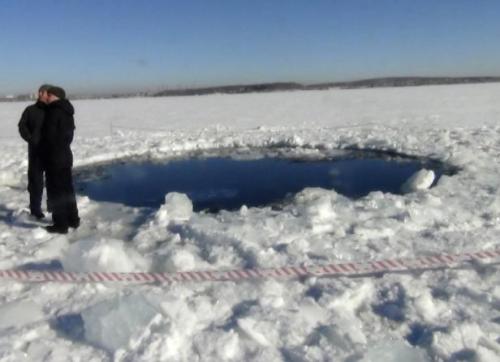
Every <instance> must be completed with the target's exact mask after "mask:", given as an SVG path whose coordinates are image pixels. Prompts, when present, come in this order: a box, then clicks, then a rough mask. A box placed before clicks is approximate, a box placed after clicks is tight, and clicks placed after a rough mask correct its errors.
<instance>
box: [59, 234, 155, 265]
mask: <svg viewBox="0 0 500 362" xmlns="http://www.w3.org/2000/svg"><path fill="white" fill-rule="evenodd" d="M62 264H63V267H64V270H67V271H78V272H81V271H106V272H133V271H146V270H148V269H149V262H148V261H147V260H146V259H145V258H144V257H142V256H141V255H140V254H138V253H137V252H136V251H135V250H132V249H130V248H127V247H126V246H125V244H124V243H123V242H122V241H119V240H112V239H111V240H108V239H92V238H89V239H83V240H80V241H78V242H76V243H74V244H72V245H71V246H70V247H69V248H68V250H67V252H66V253H65V255H64V256H63V259H62Z"/></svg>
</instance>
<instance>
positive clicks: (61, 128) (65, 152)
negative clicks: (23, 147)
mask: <svg viewBox="0 0 500 362" xmlns="http://www.w3.org/2000/svg"><path fill="white" fill-rule="evenodd" d="M74 113H75V109H74V108H73V105H72V104H71V103H70V102H69V101H68V100H67V99H59V100H57V101H54V102H52V103H50V104H49V105H48V106H47V113H46V116H45V122H44V124H43V128H42V145H41V147H42V151H43V154H44V161H45V165H46V167H48V168H53V169H57V168H70V167H72V166H73V153H72V152H71V147H70V145H71V142H72V141H73V133H74V130H75V120H74V118H73V115H74Z"/></svg>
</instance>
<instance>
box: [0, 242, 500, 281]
mask: <svg viewBox="0 0 500 362" xmlns="http://www.w3.org/2000/svg"><path fill="white" fill-rule="evenodd" d="M494 261H500V249H498V250H489V251H478V252H472V253H462V254H441V255H434V256H421V257H418V258H413V259H409V258H395V259H383V260H376V261H367V262H352V263H351V262H344V263H334V264H324V265H313V266H287V267H280V268H266V269H235V270H227V271H212V270H206V271H184V272H176V273H139V272H133V273H114V272H87V273H76V272H66V271H30V270H19V269H10V270H0V280H14V281H17V282H22V283H37V282H38V283H46V282H57V283H122V284H148V283H161V284H172V283H188V282H207V281H242V280H251V279H291V278H297V277H322V276H360V275H367V274H374V273H387V272H401V271H410V270H411V271H417V270H429V269H441V268H449V267H454V266H458V265H460V264H463V263H466V262H480V263H490V264H491V263H493V262H494Z"/></svg>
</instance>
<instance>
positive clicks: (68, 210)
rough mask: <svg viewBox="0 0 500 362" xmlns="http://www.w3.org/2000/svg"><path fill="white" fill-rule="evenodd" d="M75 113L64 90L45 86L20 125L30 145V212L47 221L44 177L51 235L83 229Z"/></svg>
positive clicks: (26, 111)
mask: <svg viewBox="0 0 500 362" xmlns="http://www.w3.org/2000/svg"><path fill="white" fill-rule="evenodd" d="M74 112H75V111H74V108H73V105H72V104H71V103H70V102H69V101H68V100H67V99H66V93H65V91H64V89H62V88H60V87H56V86H51V85H42V86H41V87H40V88H39V91H38V100H37V102H36V103H35V104H33V105H31V106H29V107H27V108H26V110H25V111H24V112H23V115H22V117H21V120H20V121H19V125H18V126H19V133H20V135H21V137H22V138H23V139H24V140H25V141H26V142H28V162H29V163H28V191H29V194H30V212H31V214H32V215H33V216H34V217H36V218H37V219H42V218H44V214H43V212H42V194H43V184H44V182H43V181H44V180H43V174H44V173H45V180H46V188H47V209H48V210H49V211H51V212H52V221H53V225H50V226H47V227H46V228H45V229H46V230H47V231H48V232H50V233H58V234H66V233H67V232H68V228H70V227H72V228H78V227H79V226H80V218H79V216H78V208H77V204H76V197H75V191H74V186H73V175H72V167H73V153H72V152H71V142H72V141H73V134H74V130H75V121H74V118H73V115H74Z"/></svg>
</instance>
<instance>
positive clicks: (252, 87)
mask: <svg viewBox="0 0 500 362" xmlns="http://www.w3.org/2000/svg"><path fill="white" fill-rule="evenodd" d="M481 83H500V77H493V76H487V77H385V78H370V79H361V80H355V81H349V82H326V83H315V84H309V85H306V84H301V83H295V82H273V83H257V84H238V85H228V86H213V87H202V88H181V89H167V90H163V91H160V92H155V93H144V92H138V93H123V94H112V95H108V96H74V97H70V98H71V99H113V98H131V97H138V96H140V97H179V96H200V95H210V94H246V93H269V92H280V91H295V90H324V89H335V88H336V89H362V88H389V87H416V86H426V85H453V84H481ZM29 100H33V97H32V96H31V95H19V96H10V97H0V102H20V101H29Z"/></svg>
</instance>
